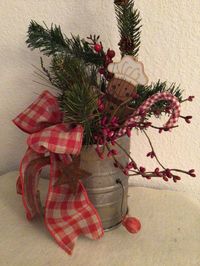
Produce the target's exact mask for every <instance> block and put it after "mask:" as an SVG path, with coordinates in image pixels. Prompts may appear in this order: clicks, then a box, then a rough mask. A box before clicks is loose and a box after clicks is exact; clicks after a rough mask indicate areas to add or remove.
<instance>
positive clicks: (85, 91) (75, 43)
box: [26, 0, 182, 144]
mask: <svg viewBox="0 0 200 266" xmlns="http://www.w3.org/2000/svg"><path fill="white" fill-rule="evenodd" d="M115 12H116V16H117V21H118V28H119V32H120V38H121V40H120V42H119V46H120V50H121V54H122V56H124V55H126V54H128V55H132V56H137V55H138V51H139V47H140V33H141V24H140V22H141V19H140V14H139V12H138V10H136V9H134V0H121V1H120V0H116V1H115ZM89 41H90V42H89ZM96 42H98V43H100V44H101V42H99V36H97V37H96V36H95V35H94V36H92V35H90V36H89V37H88V38H87V40H85V39H81V38H80V37H79V36H74V35H71V38H68V37H67V36H65V35H64V34H63V33H62V31H61V28H60V26H56V25H53V24H52V25H51V27H50V28H48V27H47V26H46V24H44V25H43V26H42V25H40V24H38V23H37V22H35V21H31V22H30V25H29V28H28V37H27V40H26V43H27V45H28V47H29V48H31V49H32V50H33V49H39V50H40V51H41V52H42V53H43V54H44V55H46V56H51V62H50V66H49V67H48V68H46V67H45V65H44V62H43V59H42V58H41V68H42V71H41V70H38V69H37V71H39V73H38V72H37V74H38V75H39V76H40V78H43V79H44V80H45V81H46V80H48V81H49V82H50V83H51V84H52V85H53V87H55V88H57V89H58V100H59V102H60V106H61V108H62V110H63V112H64V120H65V121H67V122H70V123H72V124H81V125H82V126H83V127H84V144H91V143H94V139H93V137H94V133H95V132H98V130H99V127H100V125H99V124H100V123H99V121H100V119H101V116H102V114H100V113H99V111H98V105H97V100H98V97H99V95H102V92H105V90H106V87H107V85H108V80H107V79H106V76H103V75H99V69H100V68H102V67H103V68H104V69H105V71H107V70H106V67H107V65H106V64H105V57H106V53H105V52H104V50H103V49H102V50H100V51H99V52H96V51H95V49H94V44H95V43H96ZM163 91H168V92H170V93H172V94H173V95H175V96H176V97H177V98H178V99H179V100H180V101H181V100H182V91H181V90H180V89H179V87H178V86H176V85H175V84H172V85H171V86H167V83H166V82H161V81H158V82H157V83H155V84H151V85H149V86H142V85H138V86H137V93H138V95H139V98H138V99H137V100H134V101H132V102H131V104H130V107H133V108H137V107H139V106H140V104H141V103H142V102H144V101H145V100H147V99H148V98H149V97H150V96H152V95H153V94H155V93H157V92H163ZM166 107H167V103H166V102H165V101H160V102H159V103H156V104H155V105H154V106H153V107H152V108H151V110H150V112H149V115H153V114H154V111H156V110H160V111H161V112H162V111H164V110H165V108H166ZM123 112H124V111H123V109H121V113H123ZM119 113H120V110H119Z"/></svg>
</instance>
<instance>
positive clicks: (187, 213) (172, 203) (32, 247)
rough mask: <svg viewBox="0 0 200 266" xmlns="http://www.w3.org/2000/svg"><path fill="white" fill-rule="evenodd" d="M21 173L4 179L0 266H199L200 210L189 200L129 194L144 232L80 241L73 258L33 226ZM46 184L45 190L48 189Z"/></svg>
mask: <svg viewBox="0 0 200 266" xmlns="http://www.w3.org/2000/svg"><path fill="white" fill-rule="evenodd" d="M17 175H18V172H16V171H15V172H10V173H7V174H5V175H3V176H1V177H0V215H1V219H0V233H1V234H0V236H1V241H0V266H5V265H8V266H64V265H67V266H79V265H80V266H101V265H104V266H132V265H133V266H199V265H200V204H199V202H198V201H196V200H194V199H192V198H190V197H189V196H187V195H186V194H183V193H180V192H173V191H164V190H154V189H149V188H132V187H131V188H130V190H129V195H130V196H129V207H130V213H131V214H132V215H133V216H136V217H139V218H140V220H141V223H142V230H141V231H140V232H139V233H138V234H136V235H131V234H129V233H128V232H127V231H126V230H125V229H124V228H123V227H120V228H118V229H115V230H113V231H111V232H109V233H106V234H105V236H104V237H103V238H102V239H101V240H98V241H92V240H89V239H86V238H83V237H80V238H79V239H78V241H77V243H76V246H75V250H74V253H73V255H72V256H71V257H70V256H68V255H67V254H66V253H65V252H64V251H63V250H62V249H61V248H59V247H58V245H57V244H56V243H55V242H54V240H53V239H52V237H51V236H50V235H49V233H48V232H47V230H46V229H45V227H44V225H43V223H42V220H40V219H37V220H34V221H32V222H28V221H27V220H26V219H25V215H24V209H23V206H22V202H21V198H20V196H18V195H16V193H15V180H16V176H17ZM47 182H48V181H47V180H42V181H41V188H42V187H43V188H44V187H46V186H47Z"/></svg>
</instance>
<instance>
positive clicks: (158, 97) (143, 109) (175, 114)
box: [118, 92, 180, 136]
mask: <svg viewBox="0 0 200 266" xmlns="http://www.w3.org/2000/svg"><path fill="white" fill-rule="evenodd" d="M162 100H165V101H169V102H171V104H170V109H171V110H172V113H171V116H170V118H169V120H168V121H167V123H166V124H165V125H164V128H167V129H170V128H172V127H173V126H174V125H175V124H176V123H177V121H178V118H179V116H180V102H179V100H178V99H177V98H176V97H175V96H174V95H172V94H171V93H169V92H160V93H156V94H154V95H152V96H151V97H149V98H148V99H147V100H146V101H144V102H143V103H142V105H140V106H139V107H138V109H137V110H136V111H135V112H134V113H133V115H132V117H130V118H129V119H128V120H127V121H126V123H125V126H126V127H127V126H128V125H131V124H132V123H134V122H138V121H139V120H140V119H141V116H145V115H146V114H147V113H148V111H149V110H150V108H151V106H152V105H154V104H155V103H157V102H159V101H162ZM125 133H126V128H122V129H121V130H120V131H119V132H118V136H122V135H124V134H125Z"/></svg>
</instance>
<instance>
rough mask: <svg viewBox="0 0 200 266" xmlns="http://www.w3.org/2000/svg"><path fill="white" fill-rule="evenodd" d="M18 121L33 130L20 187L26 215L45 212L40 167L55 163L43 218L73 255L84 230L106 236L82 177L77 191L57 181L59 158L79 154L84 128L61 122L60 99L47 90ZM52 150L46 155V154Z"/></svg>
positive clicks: (22, 170)
mask: <svg viewBox="0 0 200 266" xmlns="http://www.w3.org/2000/svg"><path fill="white" fill-rule="evenodd" d="M13 122H14V123H15V124H16V125H17V126H18V127H19V128H20V129H22V130H23V131H25V132H27V133H29V134H30V135H29V136H28V139H27V144H28V149H27V151H26V153H25V155H24V157H23V159H22V161H21V164H20V177H19V179H18V180H17V191H18V192H20V193H21V194H22V200H23V204H24V208H25V211H26V216H27V219H29V220H31V219H32V218H33V217H34V216H36V215H37V214H40V215H41V214H42V207H41V203H40V200H39V193H38V183H39V173H40V171H41V169H42V168H43V167H44V166H46V165H48V164H50V181H49V188H48V194H47V198H46V203H45V207H44V220H45V225H46V227H47V229H48V230H49V232H50V234H51V235H52V236H53V237H54V239H55V240H56V242H57V243H58V245H60V246H61V247H62V248H63V249H64V250H65V251H66V252H67V253H68V254H72V250H73V248H74V244H75V240H76V239H77V237H78V236H79V235H80V234H83V235H85V236H87V237H89V238H91V239H98V238H100V237H102V236H103V234H104V231H103V227H102V223H101V220H100V218H99V215H98V213H97V211H96V210H95V208H94V207H93V205H92V204H91V202H90V201H89V199H88V196H87V192H86V190H85V188H84V186H83V184H82V183H81V182H80V181H79V183H78V188H77V192H76V194H75V195H74V194H73V193H72V191H71V189H70V187H69V185H68V184H62V185H60V186H54V185H55V184H56V183H57V182H58V179H59V176H60V171H59V163H60V162H61V161H62V162H65V163H66V164H67V163H69V162H70V155H78V154H79V153H80V150H81V147H82V139H83V128H82V126H81V125H77V126H76V127H73V128H72V127H70V125H69V124H65V123H62V113H61V112H60V110H59V105H58V102H57V99H56V98H55V97H54V96H53V95H52V94H51V93H50V92H48V91H44V92H43V93H42V94H41V95H40V96H39V97H38V98H37V99H36V100H35V101H34V102H33V103H32V104H31V105H30V106H29V107H28V108H27V109H26V110H25V111H24V112H22V113H21V114H19V115H18V116H17V117H16V118H15V119H14V120H13ZM47 153H48V154H49V155H48V156H46V154H47Z"/></svg>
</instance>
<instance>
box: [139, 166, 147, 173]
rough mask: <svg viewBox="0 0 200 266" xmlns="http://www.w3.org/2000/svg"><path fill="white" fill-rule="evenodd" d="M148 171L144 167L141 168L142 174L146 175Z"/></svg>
mask: <svg viewBox="0 0 200 266" xmlns="http://www.w3.org/2000/svg"><path fill="white" fill-rule="evenodd" d="M145 171H146V169H145V168H144V167H143V166H140V172H141V173H142V174H143V173H145Z"/></svg>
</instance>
